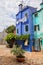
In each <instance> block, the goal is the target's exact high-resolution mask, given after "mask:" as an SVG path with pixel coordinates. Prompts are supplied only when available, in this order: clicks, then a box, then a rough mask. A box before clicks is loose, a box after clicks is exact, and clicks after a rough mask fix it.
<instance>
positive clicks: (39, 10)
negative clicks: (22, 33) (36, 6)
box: [33, 8, 43, 14]
mask: <svg viewBox="0 0 43 65" xmlns="http://www.w3.org/2000/svg"><path fill="white" fill-rule="evenodd" d="M41 10H43V8H41V9H40V10H38V11H36V12H34V13H33V14H35V13H37V12H40V11H41Z"/></svg>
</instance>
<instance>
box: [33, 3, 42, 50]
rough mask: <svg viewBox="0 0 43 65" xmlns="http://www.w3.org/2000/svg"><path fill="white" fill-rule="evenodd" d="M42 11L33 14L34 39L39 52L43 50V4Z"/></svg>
mask: <svg viewBox="0 0 43 65" xmlns="http://www.w3.org/2000/svg"><path fill="white" fill-rule="evenodd" d="M40 6H41V8H40V10H38V11H36V12H35V13H33V23H34V39H35V42H34V43H35V46H36V48H37V50H43V2H42V3H41V4H40Z"/></svg>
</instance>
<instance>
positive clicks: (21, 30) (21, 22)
mask: <svg viewBox="0 0 43 65" xmlns="http://www.w3.org/2000/svg"><path fill="white" fill-rule="evenodd" d="M21 19H22V12H21ZM21 35H22V22H21Z"/></svg>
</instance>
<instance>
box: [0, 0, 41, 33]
mask: <svg viewBox="0 0 43 65" xmlns="http://www.w3.org/2000/svg"><path fill="white" fill-rule="evenodd" d="M21 1H22V0H0V32H1V31H2V30H3V29H4V28H6V27H7V26H10V25H13V24H14V25H15V24H16V19H15V18H16V17H15V15H16V13H17V12H18V11H19V10H18V9H19V8H18V5H19V4H20V2H21ZM23 1H24V3H25V5H27V3H28V5H31V6H35V7H39V3H40V2H41V0H40V1H39V0H30V2H29V0H27V1H26V0H23Z"/></svg>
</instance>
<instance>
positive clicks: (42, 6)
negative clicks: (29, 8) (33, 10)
mask: <svg viewBox="0 0 43 65" xmlns="http://www.w3.org/2000/svg"><path fill="white" fill-rule="evenodd" d="M40 6H41V8H43V0H42V2H41V4H40Z"/></svg>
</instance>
